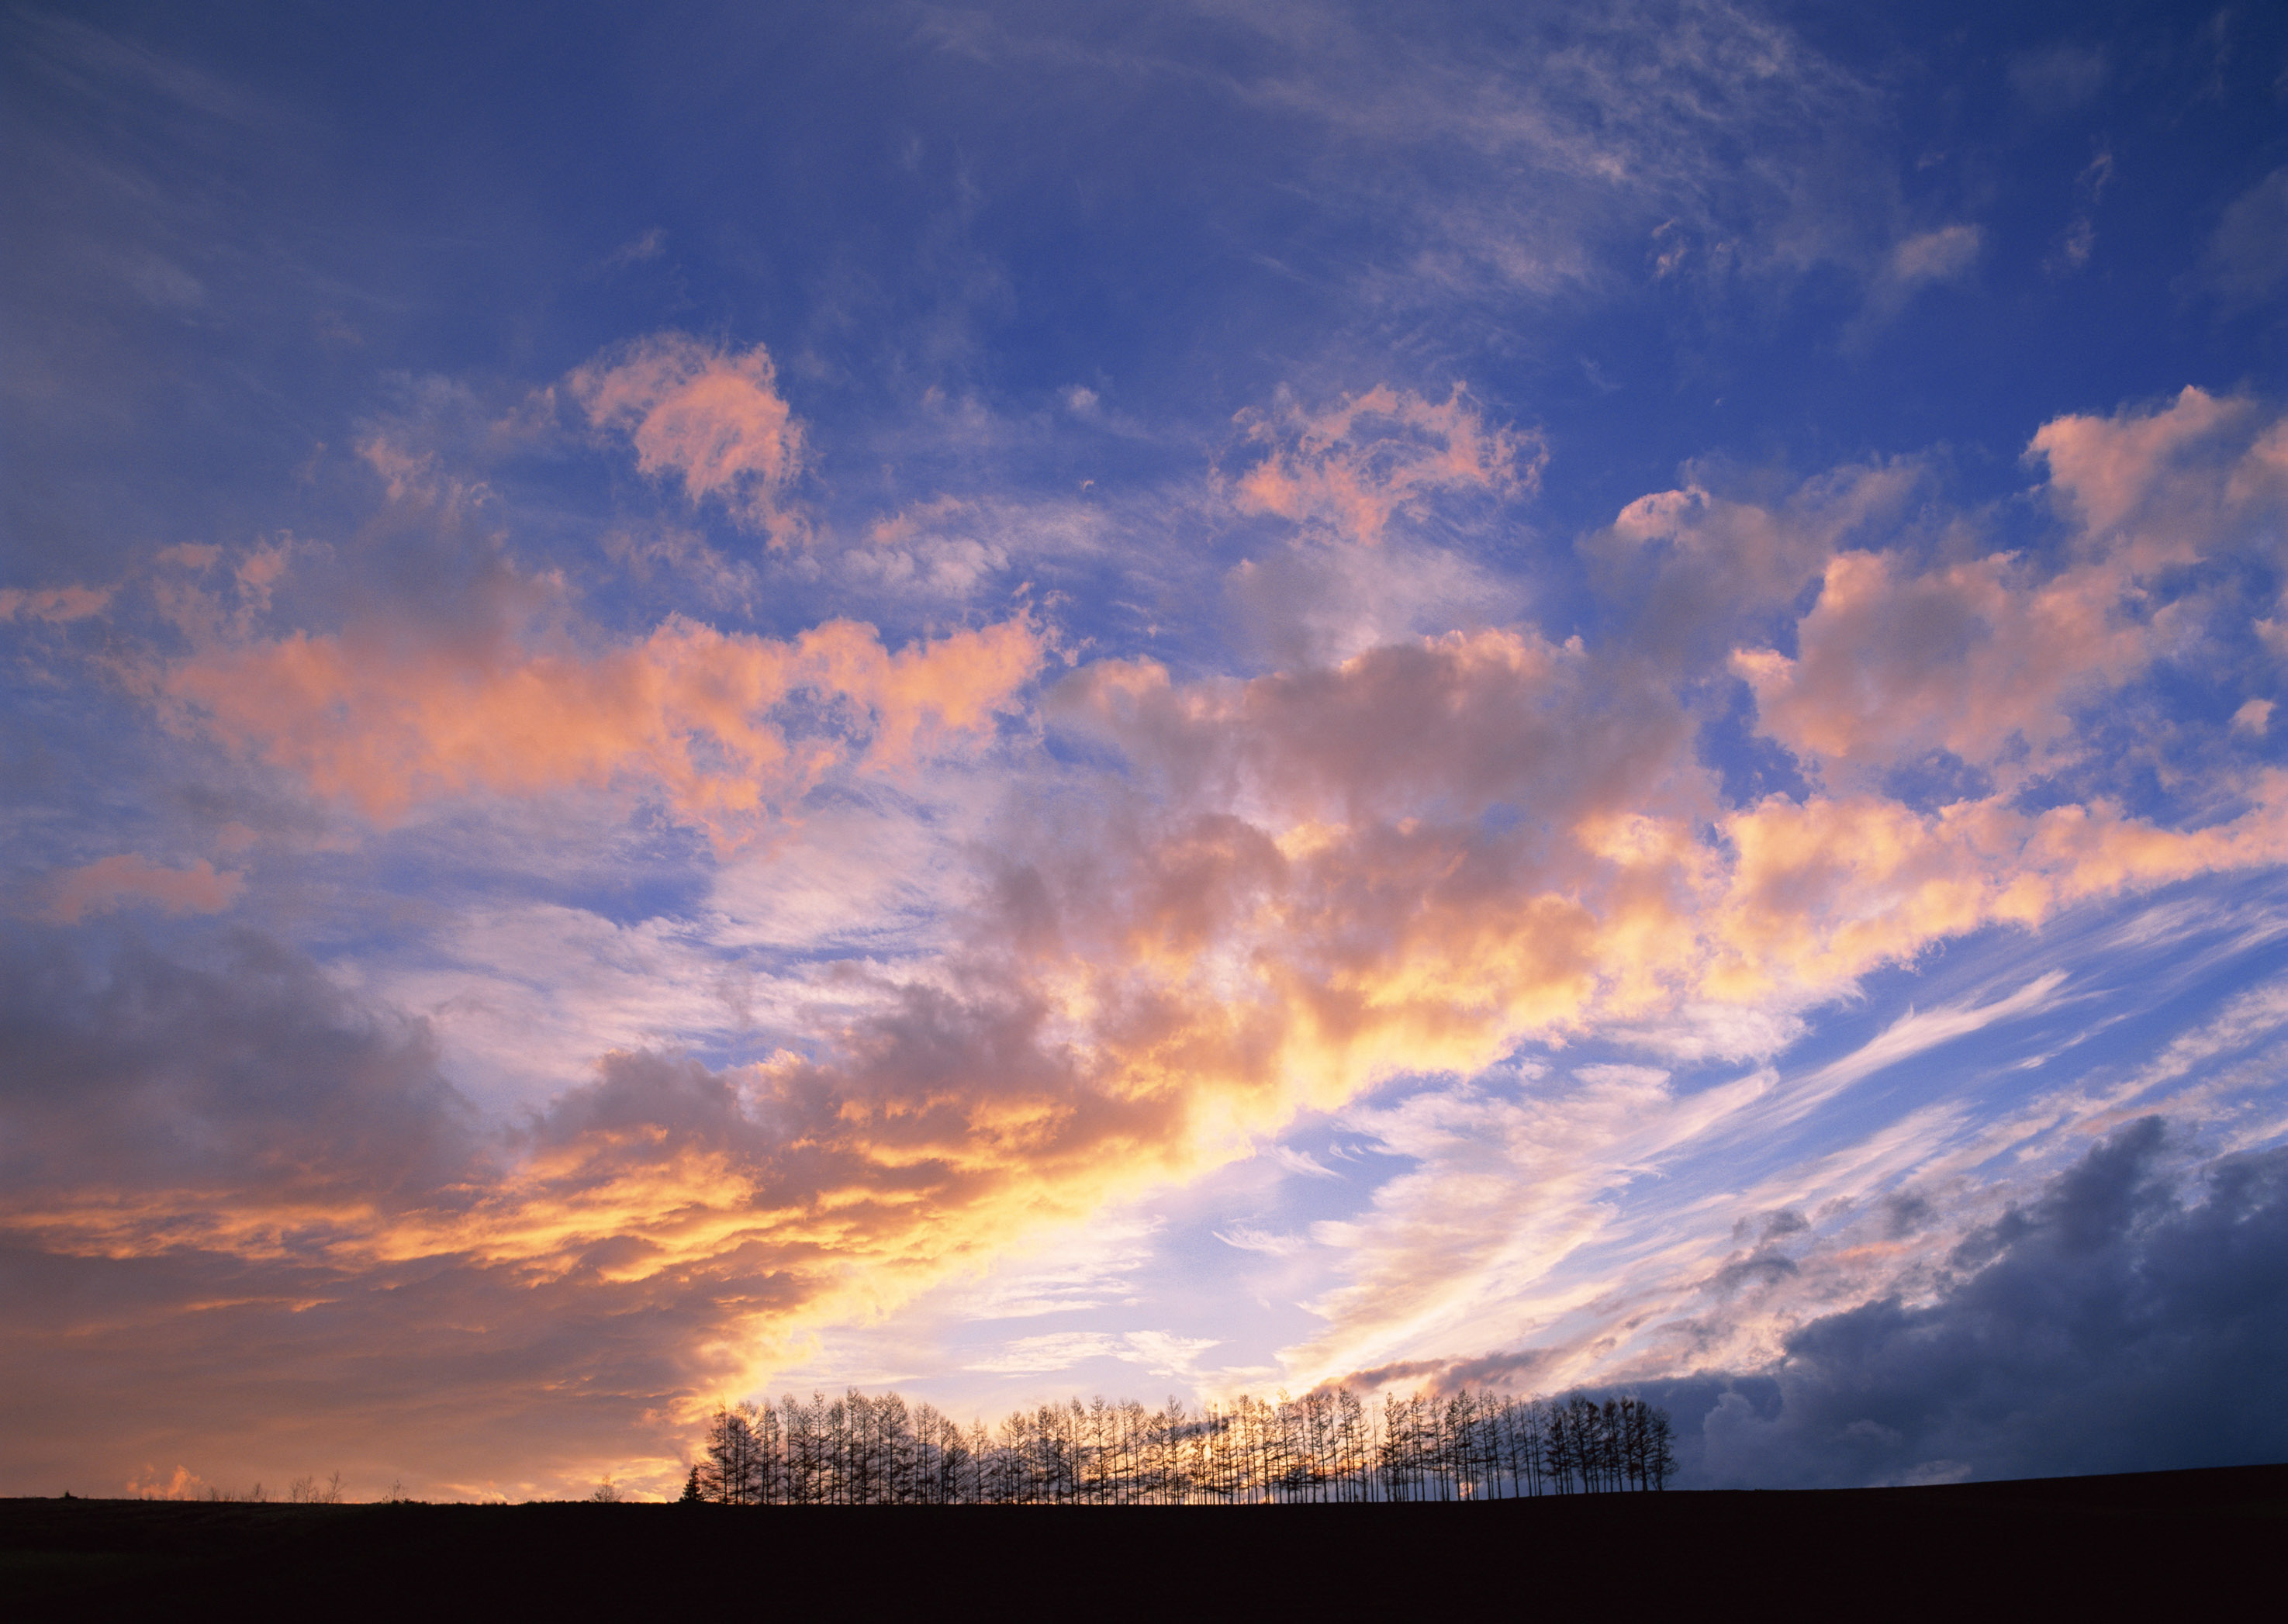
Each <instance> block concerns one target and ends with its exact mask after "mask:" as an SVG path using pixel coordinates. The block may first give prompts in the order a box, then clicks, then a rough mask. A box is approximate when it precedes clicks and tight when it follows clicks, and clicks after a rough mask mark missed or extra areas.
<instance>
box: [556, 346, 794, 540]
mask: <svg viewBox="0 0 2288 1624" xmlns="http://www.w3.org/2000/svg"><path fill="white" fill-rule="evenodd" d="M569 384H570V388H571V391H572V395H573V398H574V399H575V400H577V401H578V402H579V403H580V405H581V407H582V408H583V409H584V410H585V411H586V412H587V414H588V417H589V420H590V421H591V422H592V423H593V424H595V425H596V426H597V427H599V428H600V429H604V430H608V431H609V432H614V433H617V434H622V435H624V436H626V438H627V439H628V440H629V441H630V442H631V443H632V444H633V446H634V447H635V450H636V465H637V466H638V467H639V468H640V469H642V470H643V471H644V472H646V473H648V474H657V475H661V476H663V477H664V476H668V475H672V476H674V477H675V478H676V479H678V480H679V482H680V483H681V485H682V487H683V490H684V494H685V495H687V497H689V498H690V500H691V501H692V503H694V504H697V503H702V502H704V501H707V500H710V499H712V500H714V501H717V502H719V503H722V504H723V506H724V507H725V508H726V509H727V511H729V512H730V513H731V514H732V515H733V516H734V517H735V518H736V519H740V520H741V521H742V522H744V523H748V524H751V525H754V526H755V527H758V528H760V529H763V530H767V531H768V532H769V533H770V535H771V538H772V540H773V541H774V542H786V541H789V540H791V539H792V538H794V537H795V536H797V535H799V534H800V533H801V529H802V523H801V519H800V517H799V515H798V513H796V512H795V511H794V510H793V509H792V508H790V507H789V506H788V505H787V504H786V502H785V493H786V490H787V487H789V486H790V484H792V483H793V481H794V479H795V477H796V475H797V474H798V473H799V472H800V471H801V469H802V458H803V428H802V424H801V423H800V422H799V421H798V419H797V418H796V417H795V416H794V413H793V411H792V409H791V408H790V407H789V406H788V405H787V403H786V400H785V398H784V397H783V396H782V395H781V394H780V393H779V392H778V384H777V370H776V368H775V367H773V365H772V364H771V358H770V355H769V353H768V352H767V351H766V350H765V349H764V347H763V346H762V345H756V346H755V347H754V348H753V349H751V350H748V351H745V352H744V353H740V352H735V351H731V350H726V349H719V348H717V347H715V346H713V345H708V344H705V343H703V342H702V341H701V340H699V339H696V338H693V337H689V336H688V335H687V334H683V333H660V334H655V335H654V336H653V337H648V338H641V339H637V340H635V341H634V342H632V343H630V344H627V345H623V346H621V347H620V348H619V349H617V350H616V351H614V352H611V353H609V354H608V356H606V357H599V358H598V359H597V360H593V361H591V362H589V363H588V364H587V365H586V366H584V367H582V368H579V369H578V370H577V371H576V372H574V373H573V374H572V376H571V378H570V379H569Z"/></svg>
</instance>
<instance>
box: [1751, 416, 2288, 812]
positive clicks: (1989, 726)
mask: <svg viewBox="0 0 2288 1624" xmlns="http://www.w3.org/2000/svg"><path fill="white" fill-rule="evenodd" d="M2284 446H2288V423H2284V422H2282V421H2281V420H2278V419H2275V420H2273V421H2272V422H2269V423H2267V422H2265V421H2264V420H2263V419H2262V418H2261V416H2260V414H2259V413H2258V412H2257V410H2256V408H2254V406H2253V405H2252V403H2251V402H2248V401H2245V400H2237V401H2235V400H2216V399H2214V398H2213V397H2210V396H2208V395H2205V394H2203V393H2202V392H2200V391H2198V390H2190V389H2189V390H2187V391H2186V392H2184V393H2183V394H2182V395H2181V396H2179V397H2178V398H2177V400H2175V401H2174V402H2173V403H2171V404H2170V405H2169V406H2167V407H2165V408H2161V409H2159V410H2157V411H2154V412H2150V413H2136V412H2125V413H2123V414H2121V415H2119V416H2116V417H2110V418H2093V417H2063V418H2059V419H2057V420H2055V421H2054V422H2052V423H2049V424H2045V425H2044V426H2043V428H2042V429H2041V431H2040V432H2038V433H2037V434H2036V435H2035V437H2034V440H2033V444H2032V447H2031V448H2030V453H2029V455H2030V456H2033V457H2036V458H2039V459H2041V460H2043V461H2045V462H2046V464H2047V466H2048V468H2049V471H2050V473H2051V480H2050V483H2049V485H2048V487H2047V489H2046V494H2047V495H2049V496H2050V497H2051V498H2052V499H2053V501H2054V503H2056V505H2057V506H2058V508H2059V509H2060V510H2061V511H2062V513H2063V514H2064V515H2065V516H2066V517H2067V518H2068V519H2069V521H2070V523H2071V524H2072V526H2073V529H2072V531H2071V534H2070V536H2069V537H2068V542H2069V546H2068V549H2067V555H2066V558H2065V560H2064V562H2063V563H2062V564H2060V565H2052V566H2042V565H2039V564H2037V563H2036V562H2035V561H2033V560H2032V559H2030V558H2026V557H2022V556H2021V555H2017V554H2006V553H1993V554H1989V555H1987V556H1984V557H1973V558H1966V559H1962V560H1960V561H1952V562H1939V563H1935V564H1927V563H1923V562H1921V561H1919V559H1918V558H1916V557H1915V556H1914V555H1913V554H1912V553H1911V552H1910V551H1908V550H1906V549H1903V548H1893V549H1887V550H1883V551H1837V552H1834V553H1832V554H1831V556H1829V557H1827V558H1826V559H1825V562H1824V565H1823V569H1822V570H1821V572H1820V575H1819V579H1820V582H1821V586H1820V595H1819V598H1818V600H1817V601H1816V602H1815V604H1814V605H1813V606H1812V607H1811V609H1810V610H1809V611H1808V612H1807V613H1806V614H1803V615H1802V616H1801V617H1800V619H1799V621H1798V622H1797V623H1796V626H1795V628H1794V630H1795V638H1796V642H1797V652H1796V654H1795V655H1794V656H1792V657H1790V656H1788V655H1784V654H1780V653H1778V652H1776V650H1773V649H1771V648H1768V647H1763V648H1758V647H1746V648H1741V649H1737V650H1736V651H1735V652H1734V654H1733V655H1732V659H1731V668H1732V669H1733V671H1734V673H1735V674H1736V675H1737V676H1739V677H1742V678H1744V680H1745V681H1746V682H1747V683H1748V685H1749V686H1750V687H1751V688H1752V690H1753V691H1754V693H1755V695H1756V700H1757V707H1758V711H1759V715H1760V718H1761V725H1762V726H1763V728H1764V729H1765V731H1767V732H1768V733H1770V734H1771V735H1772V736H1773V737H1774V738H1776V739H1778V740H1779V741H1781V742H1782V743H1784V744H1785V745H1787V746H1788V748H1789V749H1792V750H1794V751H1795V752H1796V753H1797V754H1798V755H1799V757H1803V758H1804V759H1805V760H1807V762H1810V763H1813V764H1823V765H1826V766H1831V767H1837V768H1847V767H1851V766H1867V767H1872V768H1882V767H1887V766H1891V765H1895V764H1900V763H1903V762H1907V761H1911V760H1913V759H1915V758H1917V757H1921V756H1924V755H1926V754H1927V753H1928V752H1930V751H1933V750H1946V751H1950V752H1952V753H1953V754H1954V755H1956V756H1958V757H1961V758H1962V759H1963V760H1965V761H1966V762H1968V763H1970V764H1974V765H1976V766H1981V767H1984V768H1988V769H1990V770H1993V771H1996V772H2000V773H2001V774H2002V776H2003V778H2004V779H2005V780H2011V781H2015V780H2022V778H2023V777H2024V776H2026V775H2027V774H2029V773H2032V772H2041V771H2045V770H2048V769H2050V768H2053V767H2054V766H2055V765H2056V764H2057V763H2058V762H2059V761H2060V760H2062V759H2064V758H2069V757H2073V756H2074V755H2076V754H2077V753H2078V752H2079V751H2080V750H2081V749H2084V748H2085V747H2084V745H2083V744H2082V743H2081V742H2080V734H2079V723H2078V722H2077V715H2078V713H2079V712H2080V711H2081V710H2082V709H2085V708H2086V707H2087V706H2089V705H2090V704H2092V703H2093V702H2094V701H2096V699H2097V698H2098V697H2099V696H2101V695H2102V694H2104V693H2109V692H2112V691H2115V690H2117V689H2118V688H2120V687H2121V686H2122V685H2125V684H2126V683H2128V682H2130V681H2132V680H2133V679H2134V678H2136V677H2138V676H2140V675H2141V673H2142V672H2143V671H2145V670H2146V669H2148V668H2149V666H2150V665H2151V664H2152V662H2153V661H2155V660H2157V659H2158V658H2160V657H2161V656H2163V655H2164V654H2169V653H2172V652H2174V651H2176V650H2178V649H2179V648H2180V646H2182V645H2186V644H2187V641H2188V639H2195V638H2198V637H2199V636H2200V635H2201V633H2200V630H2199V629H2200V626H2201V622H2202V620H2203V618H2204V616H2205V615H2206V614H2209V613H2210V612H2211V608H2212V605H2211V604H2210V602H2209V600H2208V599H2207V598H2205V596H2203V590H2202V589H2200V588H2198V587H2197V586H2196V587H2194V588H2192V589H2190V590H2187V589H2184V588H2181V587H2180V588H2173V589H2172V590H2173V591H2174V592H2175V594H2176V595H2175V596H2173V597H2171V596H2166V595H2165V594H2164V593H2163V591H2162V590H2161V589H2162V585H2163V583H2162V582H2161V579H2160V577H2161V574H2162V572H2164V571H2165V570H2168V569H2171V568H2173V567H2176V566H2182V565H2185V564H2188V563H2190V562H2192V561H2194V560H2196V559H2197V558H2203V557H2206V556H2211V555H2213V554H2215V553H2217V552H2219V551H2222V550H2228V549H2232V548H2239V547H2245V546H2247V545H2248V544H2249V543H2250V542H2251V540H2252V538H2260V537H2261V536H2263V535H2265V534H2266V528H2265V523H2264V518H2265V515H2267V514H2276V513H2278V512H2279V511H2281V510H2282V509H2283V507H2284V506H2288V479H2283V478H2282V474H2281V466H2282V456H2283V452H2282V448H2283V447H2284ZM1972 540H1974V537H1973V536H1964V537H1960V538H1958V539H1956V540H1955V541H1954V542H1953V543H1952V548H1951V550H1952V551H1961V550H1962V546H1963V543H1964V542H1966V541H1972ZM2257 545H2258V546H2260V547H2261V546H2262V545H2263V543H2261V541H2258V542H2257ZM2259 630H2261V623H2260V627H2259Z"/></svg>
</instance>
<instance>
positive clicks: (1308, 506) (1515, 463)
mask: <svg viewBox="0 0 2288 1624" xmlns="http://www.w3.org/2000/svg"><path fill="white" fill-rule="evenodd" d="M1239 421H1240V423H1241V425H1242V428H1243V433H1244V435H1245V438H1246V440H1247V441H1248V442H1249V444H1250V446H1251V447H1252V448H1261V450H1260V455H1259V457H1258V459H1257V460H1256V461H1255V462H1254V463H1253V465H1252V466H1251V467H1250V468H1249V469H1248V470H1247V471H1245V472H1244V473H1242V474H1238V475H1236V476H1235V477H1234V479H1233V480H1232V486H1231V492H1232V501H1233V503H1234V505H1235V506H1236V507H1237V508H1238V509H1239V511H1241V512H1243V513H1271V514H1275V515H1277V516H1278V517H1279V518H1282V519H1288V520H1290V521H1291V522H1293V523H1295V524H1298V525H1301V526H1305V527H1309V528H1311V529H1314V530H1316V531H1319V532H1321V533H1323V534H1325V535H1329V536H1331V537H1335V538H1339V539H1341V540H1345V541H1350V542H1357V543H1376V542H1379V541H1381V540H1382V539H1383V535H1384V532H1385V531H1386V529H1387V528H1388V527H1389V525H1390V523H1391V521H1392V519H1394V518H1396V517H1398V516H1400V515H1401V514H1409V515H1411V516H1415V517H1419V516H1421V515H1422V514H1423V513H1424V512H1425V511H1426V510H1427V509H1429V508H1430V507H1431V506H1432V505H1433V504H1434V503H1435V502H1436V501H1437V500H1438V499H1440V498H1441V497H1443V496H1450V495H1456V494H1467V495H1479V494H1482V495H1492V496H1514V495H1519V494H1521V493H1522V492H1526V491H1530V490H1532V489H1534V488H1536V487H1537V486H1538V485H1539V483H1540V479H1541V468H1542V464H1543V463H1545V462H1546V461H1547V460H1548V451H1547V448H1545V446H1544V445H1543V443H1542V442H1541V440H1540V437H1539V436H1538V435H1532V434H1522V433H1520V432H1517V431H1515V430H1512V429H1505V428H1500V427H1495V426H1489V425H1488V424H1487V423H1486V422H1485V419H1484V417H1483V416H1482V414H1481V413H1480V412H1479V411H1478V409H1477V408H1476V407H1475V406H1474V403H1472V402H1471V401H1470V400H1468V398H1467V397H1466V396H1465V395H1464V393H1463V392H1462V389H1461V387H1460V385H1456V386H1455V389H1454V391H1453V392H1452V393H1451V394H1450V396H1448V398H1447V399H1446V400H1444V401H1442V402H1439V401H1431V400H1424V399H1423V398H1422V397H1421V396H1419V395H1417V394H1414V393H1412V392H1406V391H1399V390H1393V389H1391V388H1389V387H1387V386H1381V387H1378V388H1375V389H1371V390H1370V391H1368V392H1366V393H1365V394H1362V395H1357V396H1351V397H1347V398H1346V399H1344V400H1343V401H1342V402H1341V403H1340V404H1339V405H1336V406H1332V407H1329V408H1326V409H1324V410H1323V411H1319V412H1309V411H1306V410H1305V409H1304V408H1302V407H1301V406H1300V405H1299V403H1298V402H1296V401H1295V400H1293V399H1292V398H1291V397H1285V398H1283V399H1282V400H1281V401H1280V402H1279V404H1278V405H1277V406H1276V407H1275V408H1274V409H1273V410H1272V411H1270V412H1267V413H1258V412H1245V413H1242V414H1241V416H1240V419H1239Z"/></svg>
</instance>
